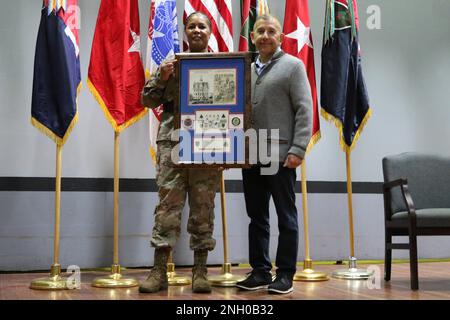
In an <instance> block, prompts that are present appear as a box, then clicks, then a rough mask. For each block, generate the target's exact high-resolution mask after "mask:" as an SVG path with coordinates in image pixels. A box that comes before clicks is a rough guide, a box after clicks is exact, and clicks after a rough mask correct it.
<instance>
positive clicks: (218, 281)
mask: <svg viewBox="0 0 450 320" xmlns="http://www.w3.org/2000/svg"><path fill="white" fill-rule="evenodd" d="M221 180H222V181H221V184H220V203H221V206H222V234H223V261H224V263H223V265H222V274H220V275H216V276H208V280H209V282H211V284H212V285H213V286H217V287H233V286H234V285H236V283H237V282H238V281H241V280H244V279H245V277H244V276H235V275H233V274H232V273H231V263H229V262H228V231H227V208H226V203H225V180H224V178H223V171H222V172H221Z"/></svg>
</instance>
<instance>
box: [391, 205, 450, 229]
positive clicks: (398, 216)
mask: <svg viewBox="0 0 450 320" xmlns="http://www.w3.org/2000/svg"><path fill="white" fill-rule="evenodd" d="M416 215H417V227H418V228H449V227H450V208H430V209H420V210H416ZM408 219H409V217H408V212H407V211H401V212H397V213H394V214H393V215H392V222H394V223H395V224H397V223H398V224H399V225H405V226H407V225H408Z"/></svg>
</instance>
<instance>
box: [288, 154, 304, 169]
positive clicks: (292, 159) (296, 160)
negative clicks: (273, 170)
mask: <svg viewBox="0 0 450 320" xmlns="http://www.w3.org/2000/svg"><path fill="white" fill-rule="evenodd" d="M302 161H303V159H302V158H300V157H299V156H296V155H295V154H292V153H291V154H289V155H288V156H287V158H286V161H284V164H283V167H288V168H289V169H295V168H297V167H298V166H299V165H301V164H302Z"/></svg>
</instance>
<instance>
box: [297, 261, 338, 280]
mask: <svg viewBox="0 0 450 320" xmlns="http://www.w3.org/2000/svg"><path fill="white" fill-rule="evenodd" d="M327 280H330V278H329V277H328V275H327V274H326V273H323V272H316V271H314V270H313V268H312V260H311V259H306V260H304V261H303V271H299V272H297V273H296V274H295V275H294V281H305V282H314V281H327Z"/></svg>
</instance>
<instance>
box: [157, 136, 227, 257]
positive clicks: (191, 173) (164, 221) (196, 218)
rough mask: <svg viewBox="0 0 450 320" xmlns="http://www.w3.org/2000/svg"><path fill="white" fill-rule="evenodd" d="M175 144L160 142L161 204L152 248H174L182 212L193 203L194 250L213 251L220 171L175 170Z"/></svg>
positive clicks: (159, 184) (191, 231) (158, 179)
mask: <svg viewBox="0 0 450 320" xmlns="http://www.w3.org/2000/svg"><path fill="white" fill-rule="evenodd" d="M171 149H172V144H171V142H169V141H160V142H158V152H157V155H156V157H157V159H156V160H157V167H156V183H157V185H158V195H159V203H158V205H157V206H156V208H155V213H154V215H155V224H154V227H153V232H152V238H151V245H152V246H153V247H155V248H160V247H173V246H174V245H175V243H176V241H177V240H178V238H179V236H180V227H181V212H182V211H183V208H184V204H185V202H186V195H188V199H189V220H188V226H187V231H188V232H189V234H190V242H189V246H190V248H191V250H200V249H207V250H213V249H214V247H215V245H216V240H215V239H214V238H213V237H212V234H213V230H214V198H215V195H216V191H217V189H218V188H219V182H220V176H221V175H220V171H218V170H217V169H180V168H174V167H172V166H171V165H173V162H172V160H171V157H170V153H171Z"/></svg>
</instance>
